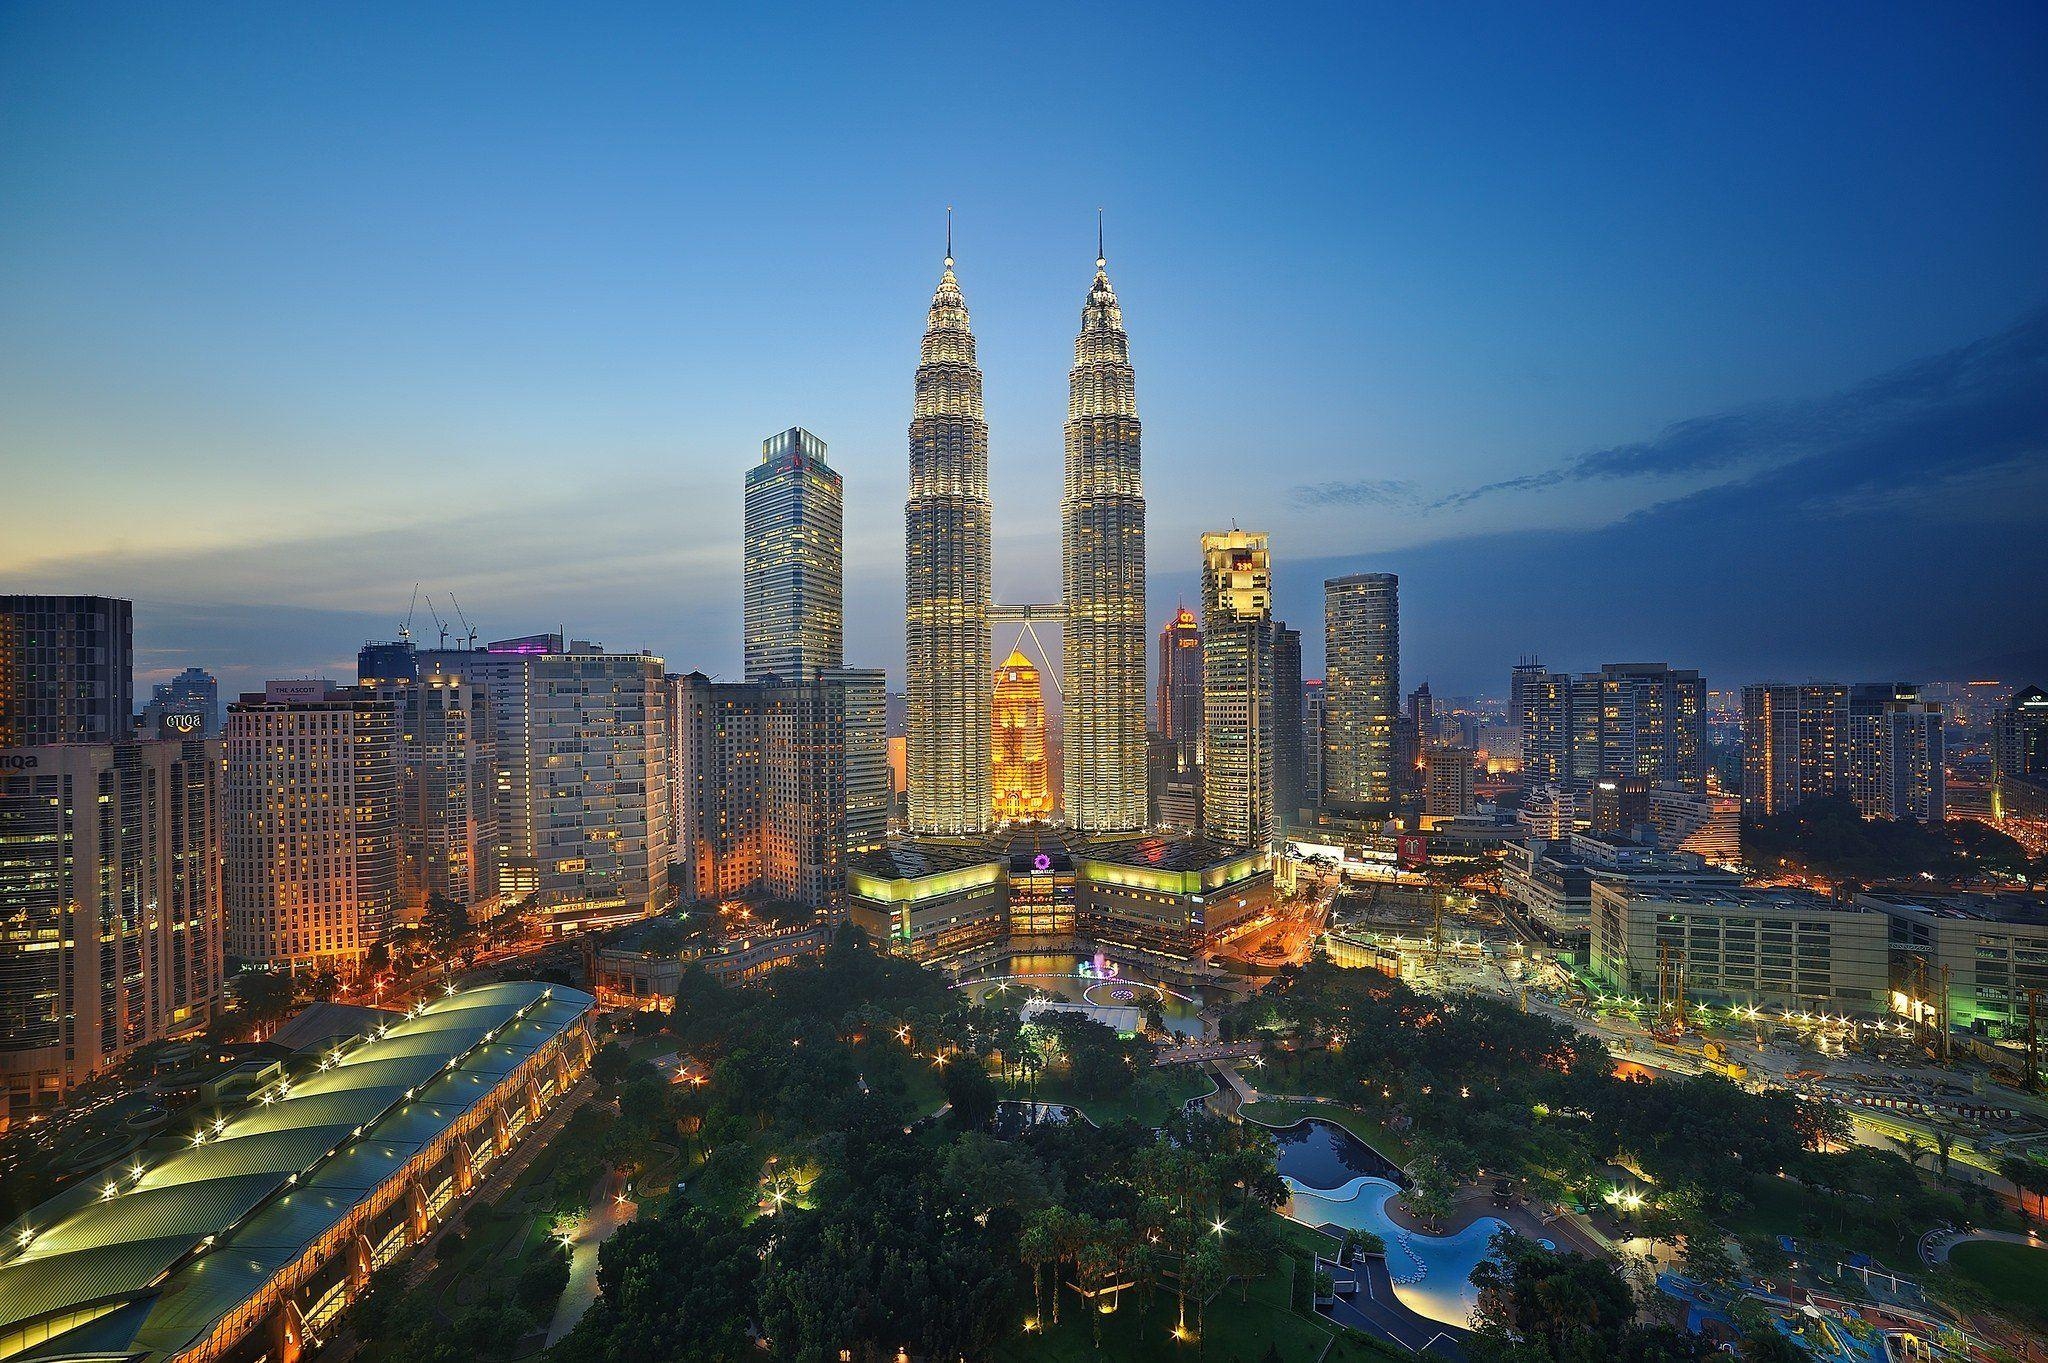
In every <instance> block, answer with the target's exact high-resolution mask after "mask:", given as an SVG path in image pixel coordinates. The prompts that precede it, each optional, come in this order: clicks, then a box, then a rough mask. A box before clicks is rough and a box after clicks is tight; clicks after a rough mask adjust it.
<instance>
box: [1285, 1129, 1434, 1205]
mask: <svg viewBox="0 0 2048 1363" xmlns="http://www.w3.org/2000/svg"><path fill="white" fill-rule="evenodd" d="M1273 1140H1274V1142H1275V1143H1276V1144H1277V1145H1278V1146H1279V1147H1280V1160H1279V1164H1280V1172H1281V1173H1283V1174H1285V1175H1286V1176H1287V1177H1289V1178H1291V1179H1293V1180H1294V1181H1295V1182H1296V1183H1299V1184H1300V1185H1302V1186H1303V1187H1305V1188H1323V1189H1329V1188H1341V1187H1343V1186H1344V1185H1345V1184H1347V1183H1349V1182H1350V1181H1351V1180H1352V1179H1354V1178H1361V1177H1372V1178H1384V1179H1388V1180H1390V1181H1392V1182H1394V1183H1406V1182H1407V1179H1406V1177H1405V1176H1404V1175H1403V1174H1402V1173H1401V1171H1400V1169H1399V1168H1397V1167H1396V1166H1395V1165H1394V1162H1393V1161H1392V1160H1389V1159H1387V1158H1386V1157H1385V1156H1383V1155H1381V1154H1380V1152H1379V1151H1377V1150H1375V1149H1373V1148H1372V1147H1371V1146H1369V1145H1367V1144H1366V1143H1365V1142H1364V1141H1361V1140H1359V1139H1358V1138H1357V1137H1356V1136H1354V1135H1352V1134H1351V1133H1350V1132H1349V1131H1346V1130H1345V1129H1344V1128H1343V1127H1341V1126H1339V1125H1337V1124H1336V1123H1335V1122H1326V1121H1324V1120H1323V1119H1322V1118H1320V1117H1305V1118H1303V1119H1302V1120H1301V1121H1298V1122H1296V1123H1295V1124H1294V1125H1292V1126H1283V1127H1278V1128H1275V1129H1274V1131H1273Z"/></svg>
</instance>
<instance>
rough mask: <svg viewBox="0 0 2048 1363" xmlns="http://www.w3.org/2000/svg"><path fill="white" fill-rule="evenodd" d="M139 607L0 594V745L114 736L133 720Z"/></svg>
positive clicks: (112, 600)
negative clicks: (135, 612) (136, 621)
mask: <svg viewBox="0 0 2048 1363" xmlns="http://www.w3.org/2000/svg"><path fill="white" fill-rule="evenodd" d="M134 716H135V621H134V607H133V606H132V605H131V604H130V603H129V602H126V601H123V600H120V599H119V598H117V597H111V596H0V747H8V748H32V747H39V746H42V745H44V744H49V743H113V742H117V741H119V740H121V739H124V738H128V737H129V736H130V735H131V734H132V733H133V731H134V725H135V718H134Z"/></svg>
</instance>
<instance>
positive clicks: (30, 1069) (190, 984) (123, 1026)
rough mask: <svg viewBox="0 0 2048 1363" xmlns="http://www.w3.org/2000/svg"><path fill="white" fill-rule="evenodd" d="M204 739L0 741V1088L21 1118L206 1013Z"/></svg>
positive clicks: (212, 773)
mask: <svg viewBox="0 0 2048 1363" xmlns="http://www.w3.org/2000/svg"><path fill="white" fill-rule="evenodd" d="M220 752H221V749H220V743H219V741H218V740H211V741H208V740H201V739H182V740H177V741H172V742H134V741H130V742H121V743H66V744H56V745H51V746H45V747H21V748H6V749H4V750H0V924H5V926H6V931H5V932H4V933H0V1092H4V1093H5V1095H6V1098H7V1105H6V1106H5V1107H0V1114H4V1113H5V1112H7V1111H9V1110H11V1111H12V1112H14V1113H15V1114H16V1115H23V1114H26V1113H28V1112H29V1111H31V1110H32V1109H36V1108H42V1107H47V1106H48V1105H50V1104H53V1103H56V1102H59V1101H61V1100H62V1099H63V1097H64V1096H65V1094H67V1093H69V1092H70V1091H71V1090H72V1089H73V1088H75V1087H76V1086H77V1085H79V1084H81V1083H84V1082H85V1081H87V1080H89V1079H91V1078H93V1077H94V1076H95V1075H98V1074H101V1073H103V1072H105V1071H106V1070H107V1069H109V1068H111V1067H112V1066H114V1065H118V1064H120V1063H122V1062H123V1061H125V1060H127V1059H128V1058H129V1057H130V1056H131V1055H133V1054H134V1053H135V1052H136V1051H137V1050H138V1049H140V1048H141V1047H144V1046H147V1045H150V1044H151V1043H153V1042H157V1041H162V1040H163V1039H164V1038H166V1037H169V1036H174V1035H177V1034H180V1033H183V1032H187V1031H192V1030H196V1029H198V1028H200V1027H203V1026H205V1025H206V1024H207V1023H208V1022H209V1021H211V1020H212V1018H213V1015H214V1011H215V1008H216V1005H217V1004H218V1002H219V997H220V986H221V949H222V941H221V917H220V882H219V878H218V867H219V858H220V831H219V825H218V821H217V812H216V808H217V806H216V792H217V789H218V782H219V776H220Z"/></svg>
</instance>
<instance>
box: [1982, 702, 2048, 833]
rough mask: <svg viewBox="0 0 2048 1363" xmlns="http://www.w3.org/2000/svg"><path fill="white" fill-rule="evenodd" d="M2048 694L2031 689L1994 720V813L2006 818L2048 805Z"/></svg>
mask: <svg viewBox="0 0 2048 1363" xmlns="http://www.w3.org/2000/svg"><path fill="white" fill-rule="evenodd" d="M2044 797H2048V691H2043V690H2042V689H2041V688H2040V687H2038V686H2029V687H2026V688H2024V689H2022V690H2020V691H2019V692H2017V693H2015V694H2014V696H2013V698H2012V700H2011V701H2010V702H2008V703H2007V705H2006V707H2005V708H2004V709H2003V710H2002V711H2000V712H1999V713H1998V715H1997V717H1996V718H1995V719H1993V721H1992V728H1991V810H1992V814H1993V816H1994V817H1996V818H1999V819H2006V818H2010V817H2013V816H2014V815H2015V814H2017V813H2018V812H2019V811H2021V810H2032V809H2036V808H2039V807H2041V806H2042V805H2043V804H2044V803H2048V799H2044Z"/></svg>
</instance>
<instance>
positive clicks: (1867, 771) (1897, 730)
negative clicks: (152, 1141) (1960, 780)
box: [1849, 700, 1948, 823]
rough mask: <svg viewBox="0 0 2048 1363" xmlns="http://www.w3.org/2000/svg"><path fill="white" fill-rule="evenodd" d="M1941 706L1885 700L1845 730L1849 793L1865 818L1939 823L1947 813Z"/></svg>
mask: <svg viewBox="0 0 2048 1363" xmlns="http://www.w3.org/2000/svg"><path fill="white" fill-rule="evenodd" d="M1945 723H1946V719H1945V715H1944V712H1943V710H1942V707H1941V706H1939V705H1932V704H1928V703H1926V702H1924V701H1912V700H1894V701H1888V702H1886V703H1885V704H1884V705H1883V706H1881V707H1879V708H1878V709H1877V710H1876V711H1875V712H1873V713H1871V714H1867V715H1858V716H1856V718H1855V719H1854V720H1852V721H1851V722H1850V731H1849V747H1850V757H1849V796H1850V798H1851V799H1853V800H1855V801H1856V807H1857V809H1859V810H1861V811H1862V813H1863V817H1864V818H1866V819H1915V820H1918V821H1919V822H1921V823H1940V822H1941V821H1942V820H1943V819H1944V818H1946V817H1947V815H1948V809H1947V803H1948V784H1947V777H1946V775H1945V773H1944V764H1945V763H1946V761H1947V757H1948V746H1947V742H1946V738H1945V733H1944V726H1945Z"/></svg>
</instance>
